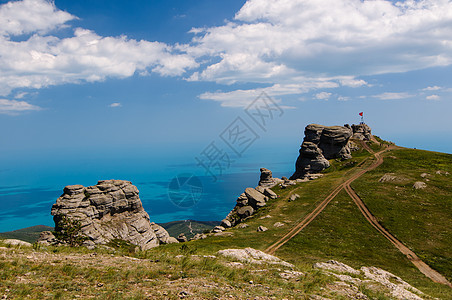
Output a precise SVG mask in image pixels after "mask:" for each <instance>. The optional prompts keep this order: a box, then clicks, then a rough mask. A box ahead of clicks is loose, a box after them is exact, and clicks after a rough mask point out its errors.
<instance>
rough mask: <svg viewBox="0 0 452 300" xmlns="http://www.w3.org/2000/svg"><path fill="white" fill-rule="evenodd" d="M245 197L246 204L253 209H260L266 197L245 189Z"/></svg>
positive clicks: (250, 189)
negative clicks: (246, 199)
mask: <svg viewBox="0 0 452 300" xmlns="http://www.w3.org/2000/svg"><path fill="white" fill-rule="evenodd" d="M245 195H246V196H247V198H248V203H249V204H250V205H251V206H252V207H254V208H257V209H258V208H261V207H262V206H265V204H266V203H267V200H268V197H267V196H265V195H264V194H262V193H259V192H258V191H256V190H255V189H253V188H246V189H245Z"/></svg>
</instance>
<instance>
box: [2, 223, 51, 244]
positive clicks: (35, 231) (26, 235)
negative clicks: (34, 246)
mask: <svg viewBox="0 0 452 300" xmlns="http://www.w3.org/2000/svg"><path fill="white" fill-rule="evenodd" d="M52 230H53V227H50V226H45V225H36V226H32V227H27V228H23V229H18V230H14V231H9V232H2V233H0V239H17V240H21V241H25V242H29V243H34V242H36V241H37V240H38V238H39V234H40V233H41V232H43V231H52Z"/></svg>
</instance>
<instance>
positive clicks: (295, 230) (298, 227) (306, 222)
mask: <svg viewBox="0 0 452 300" xmlns="http://www.w3.org/2000/svg"><path fill="white" fill-rule="evenodd" d="M364 145H365V146H364ZM363 147H364V148H366V150H368V151H372V150H371V149H370V148H368V146H367V145H366V144H365V143H363ZM387 150H388V149H385V150H382V151H380V152H379V153H382V152H385V151H387ZM380 164H381V162H378V160H377V161H376V162H374V163H373V164H372V165H371V166H369V167H368V168H366V169H363V170H361V171H359V172H358V173H356V174H354V175H353V176H352V177H351V178H350V179H348V180H347V181H346V182H344V183H342V184H340V185H339V186H338V187H336V188H335V189H334V190H333V191H332V192H331V193H330V194H329V195H328V196H327V197H326V198H325V199H324V200H323V201H322V202H320V204H319V205H317V207H316V208H315V209H314V210H313V211H312V212H311V213H310V214H309V215H307V216H306V217H305V218H304V219H303V220H302V221H301V222H300V223H298V224H297V225H296V226H294V227H293V228H292V229H291V230H290V231H289V232H288V233H287V234H286V235H284V236H283V237H282V238H280V239H279V240H278V241H277V242H276V243H274V244H272V245H271V246H270V247H268V248H267V249H265V252H267V253H268V254H274V253H275V252H276V250H278V249H279V248H281V246H283V245H284V244H285V243H287V242H288V241H289V240H290V239H292V238H293V237H294V236H295V235H297V234H298V233H299V232H300V231H301V230H303V228H305V227H306V226H308V225H309V223H311V222H312V221H313V220H314V219H315V218H316V217H317V216H318V215H319V214H320V213H321V212H322V211H323V210H324V209H325V207H326V206H327V205H328V203H330V202H331V200H333V199H334V198H335V197H336V196H337V194H339V192H340V191H341V190H342V189H343V188H344V187H345V185H346V184H347V183H350V182H352V181H354V180H355V179H357V178H359V177H360V176H361V175H363V174H364V173H366V172H367V171H369V170H373V169H375V168H376V167H378V166H379V165H380Z"/></svg>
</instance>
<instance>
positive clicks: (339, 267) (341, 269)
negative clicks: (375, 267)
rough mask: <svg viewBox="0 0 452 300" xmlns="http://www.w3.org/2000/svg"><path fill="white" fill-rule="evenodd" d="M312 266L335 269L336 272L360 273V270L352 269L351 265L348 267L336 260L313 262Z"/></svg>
mask: <svg viewBox="0 0 452 300" xmlns="http://www.w3.org/2000/svg"><path fill="white" fill-rule="evenodd" d="M314 268H318V269H326V270H331V271H337V272H341V273H350V274H355V275H358V274H360V271H358V270H356V269H353V268H352V267H350V266H348V265H346V264H344V263H341V262H338V261H336V260H329V261H327V262H318V263H315V264H314Z"/></svg>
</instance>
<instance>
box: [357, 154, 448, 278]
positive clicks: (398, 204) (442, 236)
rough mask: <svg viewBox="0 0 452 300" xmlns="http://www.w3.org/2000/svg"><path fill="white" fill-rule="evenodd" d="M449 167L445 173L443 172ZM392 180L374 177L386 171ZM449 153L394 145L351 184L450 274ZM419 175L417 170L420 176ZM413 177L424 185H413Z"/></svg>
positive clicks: (392, 226) (391, 225) (389, 225)
mask: <svg viewBox="0 0 452 300" xmlns="http://www.w3.org/2000/svg"><path fill="white" fill-rule="evenodd" d="M447 173H449V175H447ZM385 174H390V175H392V176H394V177H395V178H394V180H392V181H387V182H379V179H380V178H381V177H382V176H383V175H385ZM450 174H452V155H450V154H444V153H435V152H429V151H421V150H411V149H401V150H397V151H393V152H392V153H391V155H389V156H388V157H387V159H385V161H384V163H383V164H382V165H381V166H380V167H379V168H377V169H375V170H373V171H372V172H369V173H367V174H365V175H364V176H362V177H361V178H359V179H358V180H357V181H356V182H354V183H353V184H352V187H353V188H354V189H355V191H356V192H357V193H358V195H359V196H360V197H361V198H362V199H363V201H364V202H365V203H366V205H367V206H368V207H369V209H370V210H371V211H372V212H373V213H374V215H375V216H376V217H377V218H378V220H379V222H380V223H381V224H382V225H383V226H384V227H385V228H387V229H388V230H389V231H390V232H392V233H393V234H394V235H395V236H396V237H397V238H398V239H399V240H401V241H403V242H404V243H405V244H406V245H407V246H408V247H409V248H410V249H411V250H413V251H414V252H415V253H416V254H417V255H418V256H419V257H420V258H421V259H423V260H424V261H425V262H426V263H427V264H429V265H430V266H431V267H433V268H434V269H436V270H437V271H439V272H440V273H442V274H443V275H445V276H446V277H447V278H448V279H449V281H451V280H452V251H451V249H452V222H451V220H452V175H450ZM421 175H422V176H421ZM416 181H422V182H425V183H426V185H427V187H426V188H425V189H418V190H416V189H414V188H413V184H414V183H415V182H416Z"/></svg>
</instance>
